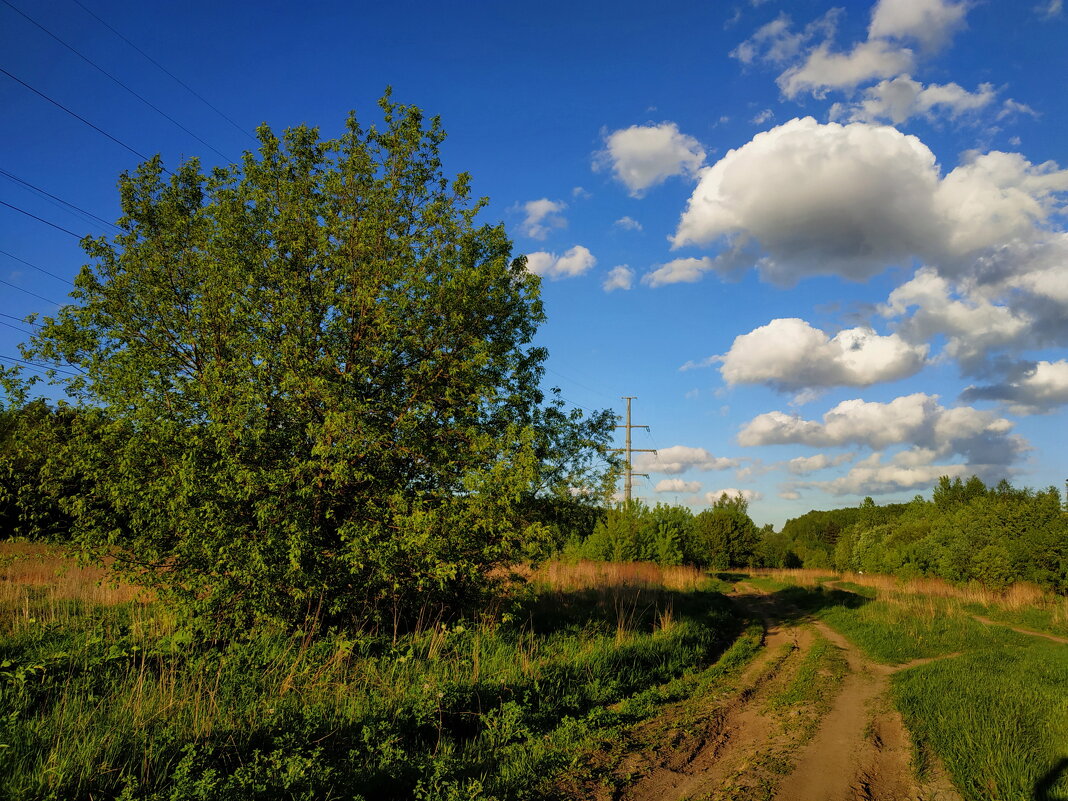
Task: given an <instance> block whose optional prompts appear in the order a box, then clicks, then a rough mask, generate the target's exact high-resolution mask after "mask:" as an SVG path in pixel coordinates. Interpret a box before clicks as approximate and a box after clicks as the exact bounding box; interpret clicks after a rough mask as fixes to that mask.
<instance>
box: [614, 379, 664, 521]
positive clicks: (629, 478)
mask: <svg viewBox="0 0 1068 801" xmlns="http://www.w3.org/2000/svg"><path fill="white" fill-rule="evenodd" d="M637 397H638V396H637V395H624V396H623V400H625V401H626V402H627V422H626V424H625V425H617V426H616V428H625V429H626V430H627V446H626V447H625V448H612V450H613V451H614V452H617V453H624V454H626V458H627V472H626V473H625V474H624V481H623V500H624V502H625V503H627V504H629V503H630V496H631V488H632V487H633V485H634V476H645V477H646V478H649V474H648V473H635V472H634V471H633V470H632V469H631V461H630V455H631V454H632V453H656V451H655V450H654V449H653V448H632V447H631V446H630V430H631V429H632V428H644V429H645V430H646V431H648V430H649V426H639V425H634V424H633V423H631V422H630V402H631V401H632V400H634V399H635V398H637ZM617 419H618V418H617Z"/></svg>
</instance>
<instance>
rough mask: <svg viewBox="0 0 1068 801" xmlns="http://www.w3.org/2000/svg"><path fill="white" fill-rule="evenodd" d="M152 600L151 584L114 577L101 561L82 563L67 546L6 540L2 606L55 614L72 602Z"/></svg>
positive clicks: (20, 612)
mask: <svg viewBox="0 0 1068 801" xmlns="http://www.w3.org/2000/svg"><path fill="white" fill-rule="evenodd" d="M148 600H151V596H150V594H148V593H146V592H145V590H142V589H140V588H137V587H134V586H131V585H129V584H122V583H118V582H116V581H114V580H113V578H112V577H111V575H110V574H109V573H108V571H107V570H106V569H104V568H100V567H81V566H79V565H78V564H77V562H76V561H75V560H74V559H73V558H72V557H70V556H68V555H67V554H65V553H64V552H63V551H62V550H61V549H59V548H56V547H53V546H49V545H41V544H37V543H23V542H0V610H3V611H6V612H7V613H8V614H14V615H15V616H16V617H19V616H21V617H24V618H31V617H33V618H42V617H43V618H45V619H55V618H56V617H59V616H62V614H63V612H62V610H63V609H64V608H65V607H66V606H69V604H68V603H67V602H70V601H79V602H81V603H84V604H90V605H103V606H113V605H115V604H123V603H128V602H130V601H141V602H146V601H148Z"/></svg>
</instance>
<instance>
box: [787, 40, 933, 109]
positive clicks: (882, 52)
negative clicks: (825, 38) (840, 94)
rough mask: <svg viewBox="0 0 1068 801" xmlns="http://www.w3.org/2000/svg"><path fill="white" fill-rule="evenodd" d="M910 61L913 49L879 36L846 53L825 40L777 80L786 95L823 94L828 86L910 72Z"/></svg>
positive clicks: (845, 86)
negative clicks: (837, 49) (801, 61)
mask: <svg viewBox="0 0 1068 801" xmlns="http://www.w3.org/2000/svg"><path fill="white" fill-rule="evenodd" d="M913 64H914V56H913V53H912V50H910V49H909V48H907V47H901V46H899V45H896V44H892V43H890V42H886V41H883V40H882V39H870V40H868V41H866V42H860V43H858V44H857V45H856V46H855V47H854V48H853V49H852V50H850V51H849V52H847V53H838V52H834V51H832V50H831V46H830V44H829V43H827V42H824V43H823V44H821V45H819V46H817V47H816V49H814V50H813V51H812V52H810V53H809V54H808V58H806V59H805V61H804V63H802V64H798V65H795V66H793V67H790V68H789V69H788V70H786V72H784V73H783V74H782V75H780V76H779V78H778V80H777V81H776V82H777V83H778V84H779V88H780V89H781V90H782V92H783V94H784V95H786V96H787V97H791V98H792V97H797V95H799V94H800V93H801V92H804V91H808V92H811V93H813V94H814V95H816V96H817V97H822V96H823V95H824V94H825V93H826V91H827V90H828V89H852V88H853V87H855V86H858V85H859V84H862V83H866V82H867V81H870V80H872V79H874V78H889V77H891V76H893V75H900V74H901V73H903V72H909V71H910V70H911V69H912V67H913Z"/></svg>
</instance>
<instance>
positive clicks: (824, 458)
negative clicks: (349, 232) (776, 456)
mask: <svg viewBox="0 0 1068 801" xmlns="http://www.w3.org/2000/svg"><path fill="white" fill-rule="evenodd" d="M854 458H855V455H854V454H852V453H840V454H838V455H837V456H828V455H827V454H825V453H817V454H816V455H815V456H798V457H796V458H794V459H790V460H789V461H788V462H786V463H785V464H784V466H785V467H786V469H787V470H788V471H790V472H791V473H793V474H794V475H797V476H803V475H807V474H809V473H816V472H818V471H820V470H826V469H827V468H829V467H837V466H838V465H841V464H845V463H846V462H851V461H853V459H854Z"/></svg>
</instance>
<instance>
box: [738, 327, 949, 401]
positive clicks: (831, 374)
mask: <svg viewBox="0 0 1068 801" xmlns="http://www.w3.org/2000/svg"><path fill="white" fill-rule="evenodd" d="M927 351H928V347H927V345H924V344H918V345H911V344H909V343H907V342H906V341H905V340H903V339H902V338H901V337H899V336H898V335H897V334H890V335H889V336H880V335H879V334H877V333H876V332H875V331H874V330H872V329H871V328H866V327H860V328H850V329H847V330H845V331H839V332H838V333H837V334H835V335H834V336H833V337H829V336H827V334H826V333H824V332H823V331H821V330H819V329H818V328H813V327H812V326H811V325H809V324H808V323H807V322H805V321H804V320H800V319H797V318H784V319H783V318H780V319H776V320H772V321H771V322H770V323H768V324H767V325H764V326H761V327H760V328H757V329H755V330H753V331H751V332H749V333H748V334H742V335H741V336H739V337H736V338H735V340H734V343H733V344H732V345H731V349H730V350H729V351H728V352H727V353H726V354H724V355H722V356H719V357H717V360H718V361H720V362H722V365H721V367H720V373H721V374H722V376H723V378H724V380H726V382H727V383H728V384H732V385H733V384H767V385H769V386H771V387H774V388H775V389H778V390H780V391H796V390H800V389H804V388H818V387H832V386H852V387H864V386H870V385H872V384H876V383H880V382H884V381H896V380H898V379H901V378H906V377H908V376H910V375H914V374H915V373H917V372H918V371H919V370H920V369H921V368H922V367H923V366H924V364H925V363H926V360H927Z"/></svg>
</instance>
